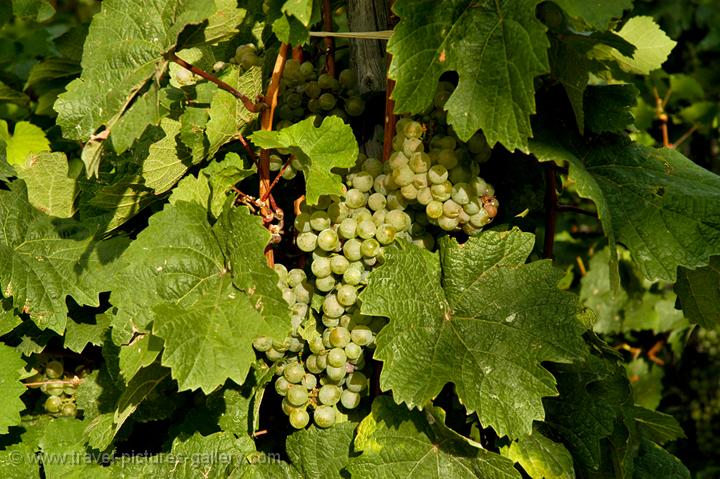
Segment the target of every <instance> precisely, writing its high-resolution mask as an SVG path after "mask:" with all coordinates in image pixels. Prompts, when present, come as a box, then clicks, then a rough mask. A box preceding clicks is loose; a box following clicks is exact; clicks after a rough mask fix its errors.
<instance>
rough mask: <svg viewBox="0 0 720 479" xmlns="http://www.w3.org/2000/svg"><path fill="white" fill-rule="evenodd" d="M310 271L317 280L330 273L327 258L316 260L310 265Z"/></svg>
mask: <svg viewBox="0 0 720 479" xmlns="http://www.w3.org/2000/svg"><path fill="white" fill-rule="evenodd" d="M310 269H311V270H312V272H313V274H314V275H315V276H316V277H317V278H324V277H325V276H328V275H329V274H330V273H332V269H331V266H330V259H329V258H322V257H320V258H316V259H314V260H313V262H312V264H311V265H310Z"/></svg>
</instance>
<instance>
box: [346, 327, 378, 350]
mask: <svg viewBox="0 0 720 479" xmlns="http://www.w3.org/2000/svg"><path fill="white" fill-rule="evenodd" d="M350 338H351V340H352V342H353V343H355V344H357V345H358V346H367V345H368V344H370V343H372V342H373V338H374V336H373V332H372V329H370V327H369V326H367V325H365V324H358V325H357V326H355V327H354V328H353V329H352V331H350Z"/></svg>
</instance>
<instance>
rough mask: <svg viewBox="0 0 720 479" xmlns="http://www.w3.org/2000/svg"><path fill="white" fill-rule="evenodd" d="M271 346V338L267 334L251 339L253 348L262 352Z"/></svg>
mask: <svg viewBox="0 0 720 479" xmlns="http://www.w3.org/2000/svg"><path fill="white" fill-rule="evenodd" d="M271 347H272V338H269V337H267V336H258V337H257V338H255V339H254V340H253V348H255V350H257V351H259V352H261V353H264V352H265V351H267V350H268V349H270V348H271Z"/></svg>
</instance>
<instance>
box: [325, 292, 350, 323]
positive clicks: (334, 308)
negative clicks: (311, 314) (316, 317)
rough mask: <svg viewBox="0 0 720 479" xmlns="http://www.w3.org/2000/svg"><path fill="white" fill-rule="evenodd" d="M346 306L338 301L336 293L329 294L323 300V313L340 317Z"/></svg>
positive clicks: (332, 316)
mask: <svg viewBox="0 0 720 479" xmlns="http://www.w3.org/2000/svg"><path fill="white" fill-rule="evenodd" d="M344 312H345V308H344V307H343V306H342V305H341V304H340V303H339V302H338V300H337V297H336V296H335V295H334V294H328V295H327V296H325V300H324V301H323V313H324V314H325V315H327V316H329V317H331V318H339V317H340V316H342V314H343V313H344Z"/></svg>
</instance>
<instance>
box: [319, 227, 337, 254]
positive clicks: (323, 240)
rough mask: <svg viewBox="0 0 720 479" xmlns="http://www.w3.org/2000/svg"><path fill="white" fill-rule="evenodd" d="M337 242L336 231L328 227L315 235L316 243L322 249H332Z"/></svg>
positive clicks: (335, 246)
mask: <svg viewBox="0 0 720 479" xmlns="http://www.w3.org/2000/svg"><path fill="white" fill-rule="evenodd" d="M339 244H340V240H339V239H338V235H337V233H336V232H335V230H333V229H330V228H328V229H326V230H322V231H321V232H320V234H319V235H318V237H317V245H318V246H319V247H320V249H322V250H324V251H333V250H335V248H337V247H338V245H339Z"/></svg>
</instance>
